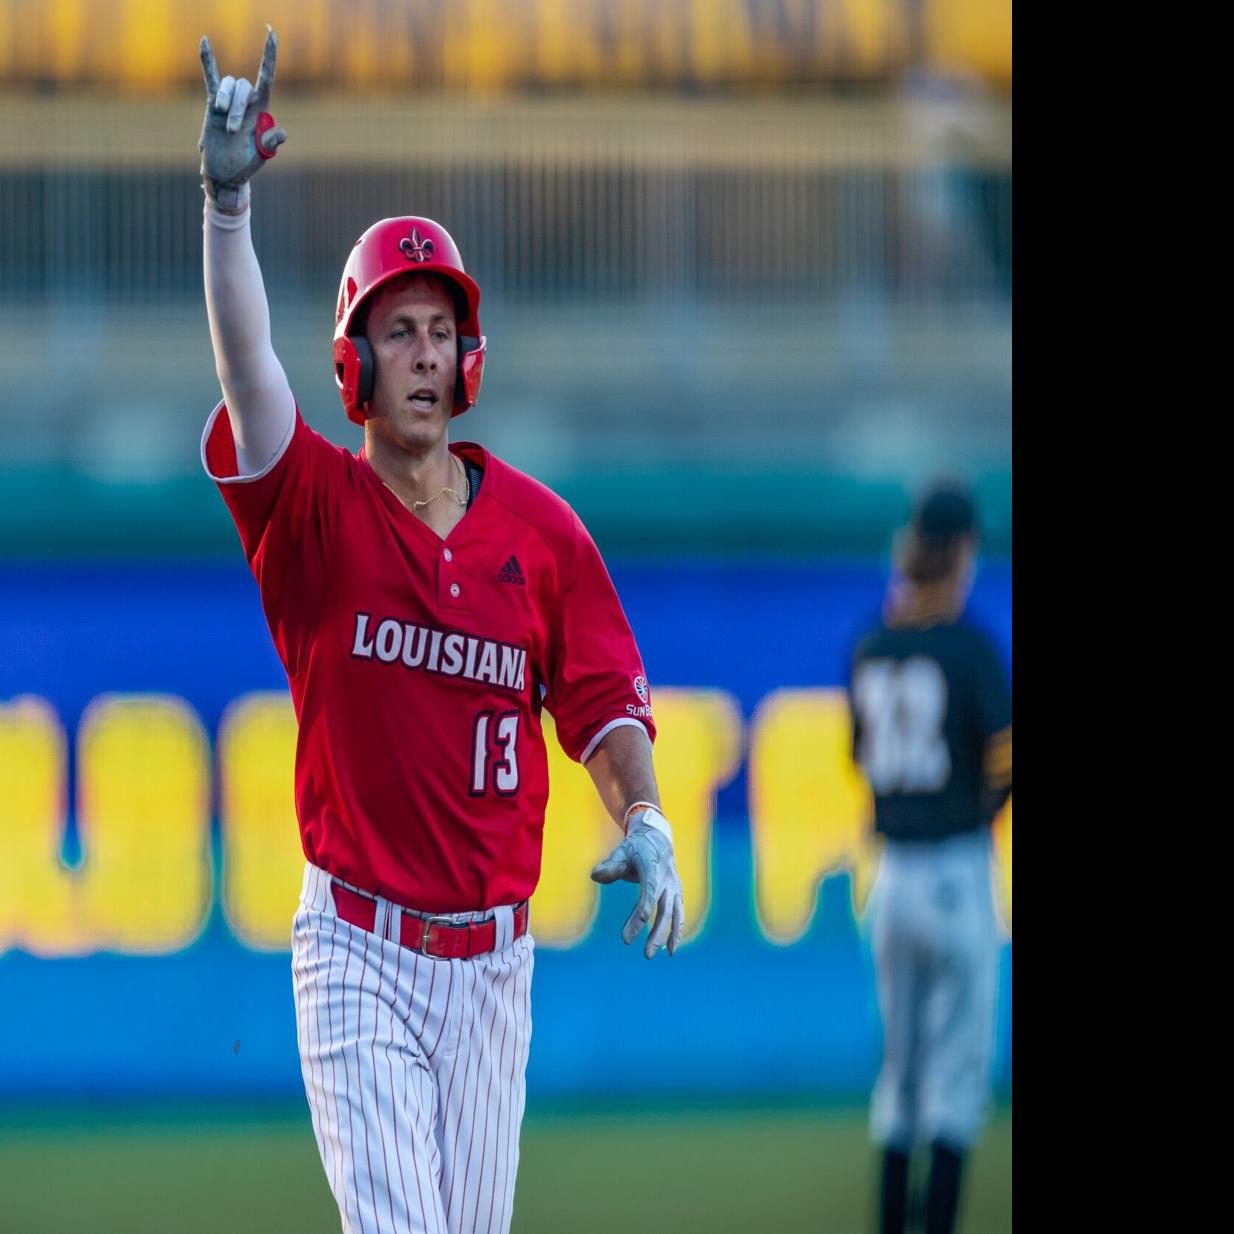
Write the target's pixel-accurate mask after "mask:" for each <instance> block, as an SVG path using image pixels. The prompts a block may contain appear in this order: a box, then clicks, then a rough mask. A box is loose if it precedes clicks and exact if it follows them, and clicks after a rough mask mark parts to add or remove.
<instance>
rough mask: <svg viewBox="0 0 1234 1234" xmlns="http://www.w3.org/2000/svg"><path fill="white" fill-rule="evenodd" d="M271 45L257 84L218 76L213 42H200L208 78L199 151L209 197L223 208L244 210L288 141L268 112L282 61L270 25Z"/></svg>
mask: <svg viewBox="0 0 1234 1234" xmlns="http://www.w3.org/2000/svg"><path fill="white" fill-rule="evenodd" d="M266 30H267V34H266V46H265V50H264V51H263V53H262V57H261V69H260V70H259V71H258V73H257V84H256V85H252V84H251V83H250V82H249V80H248V78H246V77H241V78H239V79H237V78H235V77H231V76H228V77H224V78H222V79H220V78H219V68H218V63H217V61H216V60H215V58H214V51H213V49H212V48H211V46H210V40H209V39H208V38H206V37H205V36H204V35H203V36H202V40H201V68H202V72H203V74H204V75H205V79H206V117H205V120H204V122H203V123H202V127H201V138H200V140H199V141H198V142H197V148H198V149H199V150H200V151H201V180H202V184H203V185H204V187H205V190H206V194H207V195H208V196H209V197H210V198H211V199H212V200H213V201H214V202H215V203H216V204H217V205H218V206H219V208H220V209H223V210H228V211H233V212H239V211H240V210H243V209H244V208H245V206H247V205H248V201H249V186H248V182H249V180H250V178H251V177H252V176H253V174H254V173H255V172H257V171H259V170H260V169H261V167H262V165H263V164H264V163H265V161H266V160H267V159H271V158H273V157H274V156H275V154H277V153H278V148H279V146H281V145H282V144H283V142H285V141H286V140H287V133H286V131H285V130H284V129H281V128H277V127H275V124H274V117H273V116H271V115H270V113H269V111H267V110H266V108H267V107H268V105H269V102H270V87H271V86H272V85H273V84H274V68H275V64H276V62H277V60H278V51H279V42H278V36H277V35H276V34H275V33H274V31H273V30H271V29H270V27H269V26H267V27H266Z"/></svg>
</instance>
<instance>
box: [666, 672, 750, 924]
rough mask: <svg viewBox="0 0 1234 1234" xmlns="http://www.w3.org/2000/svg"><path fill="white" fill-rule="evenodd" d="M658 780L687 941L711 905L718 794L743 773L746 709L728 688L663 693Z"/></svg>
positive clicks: (703, 921)
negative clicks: (669, 830) (743, 711)
mask: <svg viewBox="0 0 1234 1234" xmlns="http://www.w3.org/2000/svg"><path fill="white" fill-rule="evenodd" d="M652 701H653V702H654V703H655V709H656V733H657V736H656V778H657V780H658V782H659V785H660V799H661V801H662V802H663V805H664V813H665V815H666V816H667V818H668V820H669V822H670V823H671V824H672V826H673V851H674V854H675V855H676V858H677V872H678V873H679V874H680V875H681V889H682V894H683V896H684V899H685V906H686V928H685V932H684V933H683V935H682V938H683V940H688V939H691V938H695V937H697V936H698V934H699V932H700V931H701V930H702V928H703V926H704V924H705V923H706V920H707V913H708V910H709V909H710V907H711V847H712V845H711V841H712V834H713V831H714V824H715V815H716V793H717V791H718V790H719V789H721V788H723V786H724V785H725V784H727V783H728V782H729V780H731V779H732V778H733V776H734V775H736V773H737V769H738V767H739V766H740V765H741V755H742V735H743V734H742V721H741V708H740V707H739V706H738V704H737V700H736V699H735V698H733V696H732V695H731V694H728V693H726V692H725V691H723V690H658V691H656V694H655V697H654V699H653V700H652Z"/></svg>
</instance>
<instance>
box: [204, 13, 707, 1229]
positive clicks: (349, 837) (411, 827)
mask: <svg viewBox="0 0 1234 1234" xmlns="http://www.w3.org/2000/svg"><path fill="white" fill-rule="evenodd" d="M276 55H277V41H276V39H275V36H274V33H273V32H272V31H271V32H270V34H269V36H268V38H267V41H266V47H265V53H264V57H263V60H262V64H261V70H260V72H259V74H258V76H257V80H256V82H255V83H252V84H250V83H249V82H248V81H247V80H245V79H244V78H239V79H236V78H233V77H230V76H226V77H220V75H219V71H218V68H217V65H216V63H215V58H214V55H213V53H212V51H211V48H210V44H209V42H208V40H206V39H204V38H203V39H202V41H201V59H202V65H203V68H204V71H205V78H206V114H205V123H204V125H203V128H202V133H201V140H200V143H199V147H200V150H201V156H202V159H201V174H202V182H203V185H204V188H205V194H206V201H205V223H204V230H205V255H204V264H205V293H206V304H207V309H208V314H209V321H210V333H211V338H212V340H213V345H214V354H215V361H216V365H217V369H218V375H219V381H220V383H221V385H222V391H223V401H222V402H220V403H219V405H218V406H217V407H216V408H215V409H214V411H213V412H212V413H211V415H210V417H209V420H208V421H207V424H206V428H205V432H204V434H203V437H202V447H201V450H202V461H203V464H204V466H205V469H206V471H207V473H208V474H209V475H210V477H211V478H212V479H213V480H214V481H215V482H216V483H217V484H218V486H219V489H220V491H221V493H222V495H223V499H224V500H225V502H226V503H227V508H228V510H229V511H230V512H231V514H232V517H233V518H234V520H235V524H236V528H237V530H238V532H239V535H240V540H241V543H242V545H243V548H244V552H245V556H246V558H247V559H248V562H249V565H250V566H251V568H252V571H253V573H254V575H255V576H256V579H257V583H258V586H259V589H260V593H261V602H262V607H263V609H264V612H265V615H266V620H267V622H268V624H269V627H270V633H271V636H272V638H273V640H274V645H275V647H276V648H277V650H278V654H279V657H280V659H281V660H282V662H283V665H284V667H285V669H286V672H287V679H288V682H289V684H290V687H291V695H292V701H293V704H294V707H295V713H296V718H297V722H298V726H299V737H298V742H297V746H296V762H295V799H296V812H297V815H298V818H299V824H300V834H301V840H302V844H303V848H304V854H305V857H306V859H307V865H306V868H305V875H304V882H303V889H302V894H301V901H300V906H299V909H298V911H297V913H296V915H295V919H294V923H293V927H292V971H293V976H294V986H295V1005H296V1015H297V1023H298V1040H299V1047H300V1057H301V1064H302V1071H303V1076H304V1086H305V1091H306V1093H307V1096H308V1101H309V1105H310V1107H311V1111H312V1119H313V1129H314V1132H315V1134H316V1138H317V1145H318V1149H319V1151H320V1154H321V1160H322V1164H323V1166H324V1167H325V1171H326V1175H327V1177H328V1179H329V1182H330V1187H331V1189H332V1191H333V1193H334V1197H335V1199H336V1200H337V1202H338V1206H339V1211H340V1213H341V1215H342V1224H343V1229H344V1230H345V1231H356V1232H359V1231H364V1232H366V1234H367V1232H369V1231H372V1232H374V1234H379V1232H380V1234H402V1232H414V1234H447V1232H448V1234H485V1232H493V1231H505V1230H507V1229H508V1228H509V1225H510V1219H511V1211H512V1205H513V1198H514V1179H515V1172H516V1169H517V1166H518V1136H519V1127H520V1123H521V1120H522V1115H523V1104H524V1074H525V1068H526V1062H527V1051H528V1044H529V1038H530V1034H531V1018H530V1011H529V993H530V986H531V975H532V951H533V945H532V937H531V934H530V933H529V932H528V899H529V897H530V896H531V894H532V892H533V891H534V890H535V887H536V882H537V879H538V877H539V871H540V845H541V832H542V829H543V825H544V808H545V803H546V801H547V798H548V769H547V761H546V754H545V745H544V736H543V732H542V728H541V709H542V708H547V709H548V710H549V712H550V713H551V714H552V716H553V718H554V720H555V723H556V730H557V737H558V739H559V741H560V742H561V744H562V747H563V748H564V749H565V751H566V752H567V753H568V754H569V755H570V756H571V757H572V758H574V759H576V760H578V761H579V762H581V763H583V764H584V765H585V766H586V767H587V769H588V771H590V773H591V775H592V778H593V779H594V781H595V784H596V788H597V790H598V791H599V793H600V796H601V798H602V799H603V801H604V803H605V805H606V807H607V808H608V809H609V811H610V813H611V814H612V816H613V818H614V819H615V821H616V822H617V823H618V825H619V826H620V827H621V828H622V830H623V832H624V838H623V840H622V841H621V842H620V843H619V844H618V845H617V847H616V848H615V849H614V850H613V852H612V853H611V854H610V855H609V856H608V857H607V858H606V859H605V860H604V861H602V862H600V863H599V864H598V865H597V866H596V867H595V869H594V870H593V871H592V878H593V879H595V880H596V881H597V882H600V883H609V882H613V881H614V880H618V879H625V880H628V881H631V882H637V883H638V884H639V896H638V901H637V904H636V907H635V909H634V911H633V913H632V914H631V915H630V917H629V919H628V921H627V922H626V924H625V928H624V930H623V938H624V939H625V941H626V942H627V943H628V942H630V941H631V940H632V939H633V938H634V937H635V936H636V935H637V934H638V933H639V932H640V930H641V929H642V927H643V926H644V925H645V924H648V923H650V929H649V934H648V938H647V942H646V945H645V954H646V956H647V958H648V959H650V958H651V957H652V956H653V955H654V954H655V953H656V951H657V950H658V949H659V948H660V947H661V946H664V945H665V944H667V948H668V952H669V954H670V955H671V954H672V953H673V951H674V950H675V949H676V946H677V942H678V939H679V937H680V935H681V930H682V926H683V920H684V918H683V909H682V898H681V884H680V880H679V879H678V876H677V871H676V867H675V863H674V857H673V841H672V832H671V829H670V827H669V824H668V822H667V820H666V819H665V818H664V815H663V814H662V813H661V811H660V808H659V804H660V803H659V796H658V793H657V789H656V780H655V774H654V771H653V768H652V755H651V748H652V741H653V740H654V737H655V726H654V722H653V719H652V708H651V703H650V696H649V690H648V686H647V679H646V676H645V675H644V672H643V665H642V663H641V661H640V658H639V653H638V648H637V647H636V645H635V641H634V638H633V636H632V634H631V632H630V628H629V626H628V624H627V622H626V618H625V615H624V613H623V612H622V608H621V604H620V602H619V601H618V598H617V595H616V592H615V591H614V589H613V585H612V582H611V581H610V579H609V575H608V573H607V571H606V570H605V567H604V563H603V562H602V561H601V559H600V555H599V553H598V552H597V550H596V546H595V544H594V543H593V542H592V539H591V537H590V536H589V535H588V533H587V531H586V529H585V528H584V527H583V525H582V523H581V522H580V521H579V520H578V518H577V516H576V515H575V514H574V512H573V511H572V510H571V509H570V507H569V506H567V505H566V503H565V502H564V501H562V500H561V499H560V498H559V497H557V496H555V495H554V494H553V493H551V492H550V491H549V490H548V489H546V488H544V487H543V486H542V485H540V484H538V483H537V482H536V481H534V480H532V479H531V478H529V477H528V476H526V475H523V474H522V473H521V472H519V471H516V470H515V469H514V468H513V467H511V466H509V465H508V464H507V463H504V462H502V461H501V460H500V459H499V458H496V457H494V456H493V455H492V454H490V453H489V452H488V451H487V450H485V449H484V447H483V446H480V445H476V444H475V443H472V442H465V441H464V442H453V443H451V442H450V441H449V432H448V430H449V427H450V422H451V420H452V418H453V417H454V416H457V415H461V414H462V413H464V412H466V411H467V410H468V409H469V408H471V407H472V406H474V405H475V402H476V399H477V397H478V395H479V392H480V381H481V375H482V373H483V368H484V353H485V338H484V335H483V333H482V331H481V328H480V320H479V303H480V289H479V288H478V287H477V285H476V283H475V282H474V281H473V280H472V278H471V276H470V275H468V274H467V273H466V272H465V270H464V269H463V262H462V259H461V257H460V256H459V251H458V248H457V247H456V245H455V243H454V241H453V240H452V239H451V237H450V235H449V234H448V233H447V232H446V230H445V229H444V228H443V227H441V226H440V225H439V224H438V223H435V222H433V221H432V220H431V219H427V218H420V217H403V218H388V219H383V220H381V221H380V222H378V223H375V224H373V226H372V227H370V228H369V229H368V230H367V231H366V232H365V233H364V234H363V235H362V236H361V237H360V238H359V239H358V240H357V241H356V243H355V245H354V247H353V248H352V250H351V254H350V256H349V257H348V259H347V263H346V266H345V268H344V270H343V275H342V280H341V283H340V286H339V295H338V305H337V312H336V315H335V331H334V347H333V356H334V367H335V376H336V380H337V384H338V387H339V391H340V394H341V396H342V402H343V406H344V408H345V409H346V412H347V415H348V416H349V417H350V418H351V420H353V421H354V422H355V423H356V424H358V425H361V426H362V427H363V429H364V445H363V448H362V449H361V450H360V452H359V453H358V454H350V453H348V452H347V451H346V450H343V449H341V448H339V447H336V446H334V445H331V444H330V443H329V442H328V441H326V440H325V438H323V437H321V436H319V435H318V434H317V433H315V432H314V431H313V430H312V429H310V428H309V427H308V425H307V424H306V423H305V422H304V420H303V419H302V418H301V416H300V412H299V410H298V407H297V404H296V401H295V399H294V398H293V396H292V392H291V389H290V388H289V385H288V382H287V378H286V376H285V374H284V372H283V369H282V367H281V365H280V364H279V361H278V359H277V358H276V357H275V354H274V351H273V349H272V347H271V342H270V323H269V313H268V308H267V303H266V297H265V292H264V288H263V285H262V278H261V273H260V270H259V268H258V264H257V259H256V256H255V255H254V252H253V245H252V241H251V238H250V229H249V218H250V210H251V205H250V180H251V178H252V177H253V175H254V174H256V173H257V172H258V171H260V170H261V168H262V167H264V166H265V164H266V162H268V161H269V160H270V159H271V158H273V157H274V156H275V155H276V153H277V151H278V149H279V147H280V146H281V145H282V143H283V142H284V141H285V139H286V133H285V132H284V130H283V129H281V128H279V127H277V126H276V125H275V124H274V121H273V120H272V118H271V116H270V113H269V111H268V108H269V102H270V90H271V86H272V84H273V81H274V73H275V60H276Z"/></svg>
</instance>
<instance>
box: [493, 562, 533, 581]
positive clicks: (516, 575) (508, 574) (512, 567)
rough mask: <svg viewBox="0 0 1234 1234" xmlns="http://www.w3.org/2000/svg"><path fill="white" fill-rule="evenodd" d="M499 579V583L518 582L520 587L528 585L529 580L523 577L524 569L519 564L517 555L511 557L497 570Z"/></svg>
mask: <svg viewBox="0 0 1234 1234" xmlns="http://www.w3.org/2000/svg"><path fill="white" fill-rule="evenodd" d="M497 581H498V582H499V583H517V584H518V585H519V586H520V587H526V586H527V580H526V579H525V578H524V577H523V569H522V567H521V566H520V565H519V564H518V558H517V557H511V558H510V559H509V561H507V562H506V564H505V565H504V566H502V567H501V569H500V570H498V571H497Z"/></svg>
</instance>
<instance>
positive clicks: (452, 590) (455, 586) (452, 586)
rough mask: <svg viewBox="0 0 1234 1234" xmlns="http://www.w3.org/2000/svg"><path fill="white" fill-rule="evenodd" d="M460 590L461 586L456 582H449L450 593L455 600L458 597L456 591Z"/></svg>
mask: <svg viewBox="0 0 1234 1234" xmlns="http://www.w3.org/2000/svg"><path fill="white" fill-rule="evenodd" d="M461 590H462V588H461V587H460V586H459V585H458V584H457V583H451V584H450V594H451V595H452V596H453V597H454V598H455V599H456V600H457V599H458V593H459V592H460V591H461Z"/></svg>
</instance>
